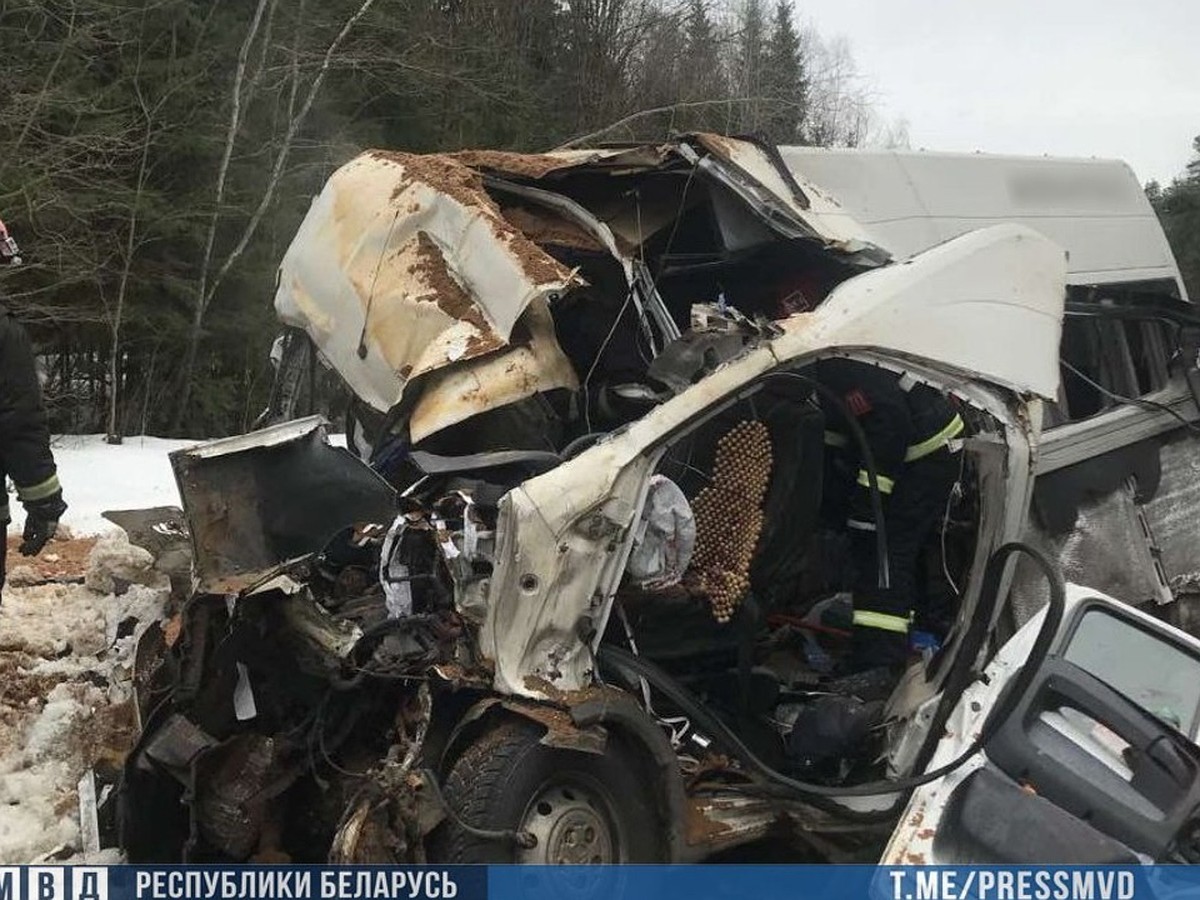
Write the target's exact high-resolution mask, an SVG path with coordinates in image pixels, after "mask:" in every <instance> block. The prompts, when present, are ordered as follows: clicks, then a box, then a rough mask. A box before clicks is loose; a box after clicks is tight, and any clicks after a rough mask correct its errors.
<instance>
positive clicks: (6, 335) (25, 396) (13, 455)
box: [0, 222, 67, 588]
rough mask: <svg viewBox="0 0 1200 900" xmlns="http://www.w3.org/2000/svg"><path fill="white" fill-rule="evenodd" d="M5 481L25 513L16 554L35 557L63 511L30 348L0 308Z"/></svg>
mask: <svg viewBox="0 0 1200 900" xmlns="http://www.w3.org/2000/svg"><path fill="white" fill-rule="evenodd" d="M20 262H21V258H20V255H19V251H18V249H17V243H16V241H15V240H14V239H13V238H12V237H11V236H10V235H9V234H8V230H7V229H6V228H5V227H4V223H3V222H0V265H17V264H19V263H20ZM9 478H11V479H12V481H13V484H14V485H16V489H17V499H18V500H20V501H21V505H22V506H24V507H25V532H24V535H23V540H22V542H21V547H20V550H21V553H22V555H24V556H36V555H37V554H38V553H40V552H41V551H42V549H43V548H44V547H45V546H46V544H47V542H49V540H50V538H52V537H53V536H54V532H55V531H56V530H57V529H58V520H59V518H60V517H61V516H62V514H63V513H64V512H65V511H66V509H67V505H66V504H65V503H64V502H63V496H62V487H61V486H60V485H59V483H58V473H57V469H56V467H55V465H54V456H53V454H52V453H51V452H50V430H49V426H48V424H47V421H46V410H45V407H44V406H43V405H42V386H41V384H40V383H39V381H38V376H37V367H36V364H35V361H34V354H33V346H32V344H31V343H30V341H29V336H28V335H27V334H26V333H25V329H24V328H23V327H22V326H21V323H20V322H18V321H17V320H16V319H15V318H13V317H12V315H11V314H10V313H9V312H8V310H6V309H4V308H3V307H0V483H6V480H7V479H9ZM7 499H8V498H7V494H6V495H5V497H4V502H3V504H0V520H2V521H3V523H4V526H5V529H7V527H8V524H9V522H10V521H11V516H10V514H9V508H8V502H7ZM6 551H7V545H6V543H4V542H0V588H2V587H3V585H4V576H5V556H6Z"/></svg>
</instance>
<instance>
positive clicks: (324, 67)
mask: <svg viewBox="0 0 1200 900" xmlns="http://www.w3.org/2000/svg"><path fill="white" fill-rule="evenodd" d="M267 2H268V0H259V4H258V8H257V9H256V10H255V23H254V29H253V30H256V29H257V23H258V21H260V20H261V17H262V11H263V9H264V7H265V5H266V3H267ZM374 2H375V0H363V2H362V3H361V4H360V5H359V7H358V9H357V10H356V11H355V12H354V13H353V14H352V15H351V16H350V17H349V18H348V19H347V20H346V22H345V24H343V25H342V28H341V30H340V31H339V32H338V33H337V35H335V36H334V38H333V40H332V41H331V42H330V43H329V46H328V47H327V48H326V50H325V54H324V56H323V58H322V60H321V63H320V65H319V67H318V68H317V72H316V74H315V75H314V76H313V79H312V81H311V82H310V84H309V87H308V92H307V93H306V94H305V97H304V100H303V102H302V103H301V104H300V108H299V109H298V110H296V112H295V114H294V115H292V117H291V119H290V121H289V122H288V125H287V130H286V132H285V133H284V136H283V140H282V143H281V145H280V147H279V149H278V151H277V152H276V155H275V162H274V165H273V166H272V167H271V172H270V175H269V176H268V177H267V181H266V184H265V185H264V187H263V191H262V195H261V197H260V199H259V202H258V206H257V207H256V208H255V210H254V212H253V213H252V214H251V215H250V218H249V220H248V221H247V222H246V224H245V226H244V227H243V229H242V233H241V235H240V236H239V238H238V240H237V242H236V243H235V244H234V246H233V249H232V250H230V251H229V253H228V255H227V256H226V257H225V259H224V261H223V262H222V263H221V267H220V268H219V269H218V270H217V273H216V275H215V276H214V277H213V278H212V279H211V281H210V280H209V272H210V263H211V259H212V246H213V241H214V238H215V234H216V225H217V222H218V220H219V217H220V208H219V204H220V200H219V199H218V206H217V208H216V209H214V212H213V219H212V225H211V227H210V229H209V234H208V238H207V240H206V244H205V254H204V261H203V263H202V265H201V271H200V281H199V286H198V289H197V296H196V306H195V312H194V315H193V318H192V327H191V331H190V333H189V336H188V344H187V349H186V351H185V354H184V360H183V366H182V370H181V390H180V394H179V397H178V401H177V402H178V405H177V406H176V412H175V416H174V419H173V421H172V430H173V431H178V430H179V428H180V427H181V425H182V423H183V417H184V414H185V412H186V409H187V404H188V400H189V399H190V397H191V392H192V384H193V379H194V376H195V367H196V354H197V351H198V349H199V346H200V338H201V335H202V334H203V328H204V314H205V312H206V311H207V309H208V306H209V304H210V303H211V301H212V298H213V295H214V294H215V293H216V290H217V288H218V287H219V286H220V284H221V281H222V280H223V279H224V278H225V276H226V275H227V274H228V273H229V270H230V269H231V268H233V266H234V265H235V264H236V263H237V261H238V260H239V259H240V258H241V256H242V253H244V252H245V250H246V246H247V245H248V244H249V243H250V240H251V239H252V238H253V237H254V234H255V232H256V231H257V230H258V226H259V224H260V223H261V222H262V218H263V215H264V213H266V211H267V209H268V208H269V207H270V205H271V203H272V201H273V200H274V199H275V191H276V189H277V188H278V186H279V180H280V178H281V177H282V175H283V172H284V166H285V165H286V164H287V160H288V155H289V154H290V153H291V150H292V146H293V144H294V143H295V141H296V136H297V135H298V134H299V132H300V129H301V127H302V126H303V125H304V121H305V119H306V118H307V117H308V114H309V112H310V110H311V109H312V106H313V102H314V101H315V100H316V98H317V95H318V94H319V93H320V91H321V86H322V85H323V84H324V82H325V77H326V75H328V73H329V69H330V66H331V65H332V63H333V60H334V57H335V56H336V55H337V52H338V48H339V47H340V46H341V45H342V42H343V41H345V39H346V37H347V35H349V34H350V32H351V30H353V28H354V26H355V25H356V24H357V23H358V21H359V20H360V19H361V18H362V17H363V16H364V15H366V13H367V11H368V10H369V9H370V8H371V6H372V5H373V4H374ZM253 30H252V32H251V33H249V34H247V37H246V41H245V42H243V44H242V52H240V53H239V56H238V73H237V75H236V77H235V89H234V98H233V103H232V107H233V109H232V112H231V116H230V129H229V133H228V138H227V142H226V154H225V156H224V157H223V158H222V168H221V171H220V173H219V174H218V185H219V191H223V187H224V179H225V175H226V172H227V171H228V162H229V158H230V156H231V155H232V153H233V145H234V143H235V142H236V140H237V135H238V128H239V125H240V118H241V87H240V85H241V81H242V80H243V79H244V76H245V63H246V56H247V55H248V53H249V46H250V44H251V43H252V42H253ZM293 71H294V70H293Z"/></svg>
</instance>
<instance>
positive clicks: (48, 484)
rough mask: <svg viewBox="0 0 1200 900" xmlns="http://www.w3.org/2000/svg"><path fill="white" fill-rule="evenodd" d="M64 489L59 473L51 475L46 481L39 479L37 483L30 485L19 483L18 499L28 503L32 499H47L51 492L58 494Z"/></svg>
mask: <svg viewBox="0 0 1200 900" xmlns="http://www.w3.org/2000/svg"><path fill="white" fill-rule="evenodd" d="M60 490H62V485H60V484H59V483H58V475H51V476H50V477H49V478H47V479H46V480H45V481H39V482H38V483H37V484H33V485H30V486H28V487H21V485H19V484H18V485H17V499H18V500H20V501H21V502H22V503H27V502H29V501H30V500H35V501H36V500H45V499H46V498H47V497H49V496H50V495H51V494H57V493H58V492H59V491H60Z"/></svg>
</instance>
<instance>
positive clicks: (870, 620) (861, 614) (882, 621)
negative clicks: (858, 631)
mask: <svg viewBox="0 0 1200 900" xmlns="http://www.w3.org/2000/svg"><path fill="white" fill-rule="evenodd" d="M854 624H855V625H858V626H860V627H862V628H878V629H880V630H881V631H895V632H897V633H898V634H908V616H894V615H892V614H891V613H881V612H875V611H874V610H872V609H856V610H855V611H854Z"/></svg>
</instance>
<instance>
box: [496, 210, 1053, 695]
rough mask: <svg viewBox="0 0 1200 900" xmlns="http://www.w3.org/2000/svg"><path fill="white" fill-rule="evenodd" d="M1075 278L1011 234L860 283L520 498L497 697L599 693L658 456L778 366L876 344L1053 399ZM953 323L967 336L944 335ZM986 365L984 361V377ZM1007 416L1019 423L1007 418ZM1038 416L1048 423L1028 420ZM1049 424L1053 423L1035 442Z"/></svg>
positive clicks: (1041, 248) (1001, 520)
mask: <svg viewBox="0 0 1200 900" xmlns="http://www.w3.org/2000/svg"><path fill="white" fill-rule="evenodd" d="M1062 266H1063V259H1062V254H1061V253H1060V252H1058V251H1057V250H1056V249H1055V248H1054V247H1053V245H1051V244H1050V243H1049V242H1048V241H1046V240H1045V239H1044V238H1042V237H1040V236H1039V235H1037V234H1036V233H1034V232H1032V231H1029V230H1028V229H1023V228H1018V227H1013V228H1005V227H999V228H995V229H990V230H989V231H988V232H985V233H982V234H977V235H967V236H965V237H963V238H959V239H958V240H956V241H953V242H951V243H949V244H947V245H945V246H944V247H940V248H937V249H936V250H932V251H930V252H929V253H927V254H924V255H923V256H922V257H920V258H918V259H916V260H913V261H912V262H911V263H909V264H907V265H905V266H903V267H897V268H896V269H888V270H879V271H875V272H870V273H867V274H865V275H860V276H858V277H857V278H854V279H851V280H850V281H848V282H846V283H844V284H843V285H842V287H841V288H839V289H838V290H837V291H835V292H834V294H833V295H832V296H831V297H830V299H829V300H828V301H827V302H826V303H825V304H824V305H823V306H822V307H820V308H818V310H817V311H816V312H814V313H808V314H804V315H799V316H794V317H792V318H791V319H788V320H786V321H785V322H784V323H783V326H784V333H783V334H782V335H781V336H779V337H777V338H775V339H773V340H771V341H768V342H765V346H762V347H759V348H757V349H751V350H748V351H747V352H746V353H744V354H743V355H742V356H740V357H738V358H736V359H734V360H732V361H730V362H729V363H727V364H725V365H724V366H722V367H720V368H718V369H717V370H716V371H715V372H713V373H712V374H711V375H709V376H708V377H706V378H704V379H702V380H701V381H699V382H698V383H697V384H695V385H693V386H692V387H691V388H689V389H687V390H685V391H683V392H682V393H681V394H679V395H678V396H676V397H674V398H673V399H671V400H669V401H667V402H666V403H664V404H662V405H661V406H659V407H657V408H655V409H654V410H652V411H651V412H649V413H648V414H646V415H645V416H643V417H642V418H641V419H639V420H637V421H635V422H634V423H632V424H631V425H630V426H629V427H628V428H627V429H626V430H625V431H624V432H621V433H619V434H617V435H614V436H613V437H612V438H610V439H609V440H605V441H601V442H600V443H598V444H597V445H595V446H594V447H592V448H591V449H589V450H587V451H585V452H584V453H582V454H580V455H579V456H578V457H576V458H575V459H573V460H570V461H568V462H566V463H564V464H563V465H561V466H559V467H558V468H556V469H554V470H552V471H550V472H548V473H546V474H545V475H542V476H539V477H538V478H534V479H531V480H530V481H527V482H525V483H524V484H522V485H521V486H520V487H519V488H517V489H515V490H513V491H512V492H510V493H509V494H508V495H506V497H505V498H504V500H503V501H502V503H501V508H500V519H499V522H498V526H497V530H498V533H499V534H498V539H497V567H496V571H495V573H494V575H493V578H492V580H491V584H490V589H489V609H488V618H487V621H486V623H485V626H484V630H483V633H482V635H481V643H482V649H483V651H484V653H485V655H487V656H489V657H490V658H492V659H493V660H494V662H495V665H496V676H495V677H496V687H497V689H498V690H501V691H504V692H508V693H516V694H523V695H525V696H535V697H540V696H542V693H541V692H539V691H536V690H531V689H530V687H529V681H528V678H529V677H530V676H533V677H536V678H539V679H544V680H546V681H548V682H549V683H550V684H551V685H553V686H554V687H555V688H557V689H559V690H578V689H580V688H582V687H583V686H585V685H586V684H587V682H588V680H589V678H590V675H591V667H592V662H591V657H590V653H589V652H588V647H587V646H586V645H584V644H583V643H582V641H581V640H580V636H581V634H583V633H586V634H596V633H601V632H603V630H604V626H605V624H606V622H607V617H608V614H609V612H610V610H611V599H612V595H613V592H614V591H615V589H616V586H617V583H618V581H619V577H620V573H621V572H623V571H624V563H625V556H627V554H628V552H629V550H630V548H631V547H632V542H631V541H628V540H627V537H628V532H629V529H630V526H631V525H632V523H633V522H634V520H635V517H636V516H637V515H638V514H639V512H640V509H641V504H642V502H643V501H644V497H645V492H646V488H647V476H648V474H649V472H650V470H651V468H652V467H653V465H654V462H655V459H656V458H657V457H656V455H655V453H656V449H655V448H661V447H662V446H663V443H664V441H665V440H666V439H667V438H668V437H669V436H670V435H672V434H673V433H677V432H678V431H679V430H680V429H682V428H683V427H685V426H686V425H687V423H688V422H689V421H694V420H696V419H697V418H698V417H701V416H702V415H704V413H705V411H706V410H711V409H712V408H714V407H717V406H719V405H720V404H721V403H722V402H731V401H732V400H733V399H734V398H735V397H736V396H737V394H738V392H739V390H740V389H743V388H746V387H748V386H749V384H750V383H751V382H752V381H753V380H754V379H755V378H756V377H758V376H759V375H762V374H763V373H765V372H767V371H768V370H770V369H771V368H774V367H775V365H777V364H780V363H788V362H794V361H796V360H798V359H799V358H801V357H804V356H806V355H810V354H816V353H819V352H825V351H827V350H828V348H831V347H854V346H862V345H874V346H877V347H880V348H882V349H885V350H887V349H891V350H895V351H900V352H902V353H907V354H910V355H911V356H913V357H917V358H920V359H925V360H929V361H930V362H931V363H934V364H942V365H950V366H952V367H955V368H959V369H961V370H963V371H964V374H966V375H970V376H982V377H985V378H988V379H990V380H993V381H996V382H999V383H1001V384H1006V385H1010V386H1012V387H1015V388H1016V389H1018V390H1020V391H1022V392H1023V393H1024V392H1037V391H1038V390H1039V389H1043V390H1046V391H1048V392H1049V393H1050V395H1051V396H1053V393H1054V389H1055V386H1056V385H1057V373H1058V369H1057V365H1056V364H1055V362H1056V360H1057V352H1058V335H1059V331H1060V327H1061V318H1062V305H1063V295H1064V292H1063V282H1062ZM894 272H898V273H899V275H898V276H896V275H892V274H891V273H894ZM881 276H882V277H881ZM992 278H995V279H997V280H998V281H997V284H998V287H997V288H996V290H995V293H993V292H992V291H987V292H986V294H985V295H984V297H983V298H981V293H983V289H982V288H980V287H979V285H981V284H990V283H991V282H990V281H989V279H992ZM988 297H993V298H994V299H990V300H989V299H986V298H988ZM902 315H903V316H904V318H905V322H906V324H904V325H903V326H901V323H900V321H899V320H900V318H901V316H902ZM943 316H944V317H946V318H947V319H948V320H949V321H950V324H951V325H952V326H953V329H954V330H953V331H948V330H947V328H946V327H945V326H942V325H938V324H936V323H937V322H938V320H939V317H943ZM1006 330H1007V331H1013V330H1019V339H1017V338H1016V336H1015V335H1014V340H1013V341H1012V342H1010V343H1008V344H1007V345H1005V346H1004V347H1003V349H1002V350H1001V352H999V353H998V352H996V349H995V345H996V344H997V343H998V341H997V336H998V334H1002V333H1004V332H1005V331H1006ZM1013 347H1019V348H1023V349H1024V350H1025V353H1015V352H1013V350H1012V348H1013ZM972 354H976V355H978V356H979V362H978V363H977V364H976V365H975V366H972V364H971V363H972ZM1026 354H1027V355H1026ZM968 387H969V386H968ZM985 399H986V398H985ZM995 414H996V415H997V416H998V417H999V418H1000V420H1001V421H1011V418H1010V417H1011V414H1010V413H1009V412H1008V411H1006V410H1005V409H1004V408H1003V407H1002V406H998V407H997V408H996V409H995ZM1024 414H1025V415H1026V416H1029V415H1032V414H1033V413H1032V412H1031V410H1030V409H1029V408H1028V407H1025V408H1024ZM1039 425H1040V418H1039V419H1038V420H1037V421H1036V422H1034V423H1033V424H1032V426H1031V427H1032V428H1033V429H1034V431H1033V432H1031V434H1033V433H1036V428H1037V427H1038V426H1039ZM1031 434H1030V435H1024V437H1023V439H1022V440H1018V439H1017V438H1018V435H1017V433H1016V432H1014V434H1013V439H1012V440H1011V441H1010V447H1009V450H1008V453H1009V454H1010V455H1011V454H1016V455H1015V456H1012V458H1010V459H1008V460H1007V467H1008V474H1007V476H1004V477H1007V478H1008V479H1011V481H1010V483H1009V484H1008V486H1007V487H1006V488H1005V489H1004V490H997V491H996V496H999V497H1003V498H1005V499H1004V501H1003V502H1002V503H1001V504H998V506H1002V507H1003V508H1002V509H1001V508H997V509H996V511H995V513H994V514H993V515H992V516H991V517H989V523H990V524H988V526H987V530H988V533H987V534H986V535H981V538H980V542H979V543H980V546H981V547H990V546H996V543H995V542H994V541H993V540H992V538H993V537H997V538H998V537H1007V538H1009V539H1011V538H1015V537H1016V536H1017V535H1018V534H1019V533H1020V528H1021V524H1022V521H1023V518H1024V515H1025V510H1026V509H1027V506H1028V497H1029V492H1030V491H1031V490H1032V472H1031V469H1030V466H1029V465H1028V453H1029V447H1028V441H1029V440H1030V438H1031ZM1014 469H1015V471H1014ZM993 531H994V534H993V533H992V532H993ZM622 554H625V555H624V556H623V555H622Z"/></svg>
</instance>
